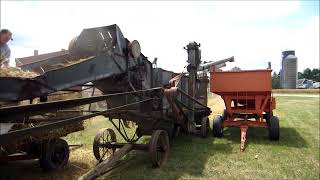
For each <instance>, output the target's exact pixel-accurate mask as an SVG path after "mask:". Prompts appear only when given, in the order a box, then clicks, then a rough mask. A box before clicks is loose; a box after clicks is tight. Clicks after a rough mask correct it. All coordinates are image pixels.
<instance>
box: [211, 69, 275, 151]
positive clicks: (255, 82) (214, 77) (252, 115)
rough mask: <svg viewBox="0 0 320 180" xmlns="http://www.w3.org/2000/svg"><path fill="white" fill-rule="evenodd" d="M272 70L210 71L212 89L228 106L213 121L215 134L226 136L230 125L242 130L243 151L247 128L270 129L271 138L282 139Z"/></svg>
mask: <svg viewBox="0 0 320 180" xmlns="http://www.w3.org/2000/svg"><path fill="white" fill-rule="evenodd" d="M271 72H272V70H249V71H223V72H211V75H210V91H211V92H213V93H216V94H218V95H220V96H221V97H222V99H223V100H224V103H225V107H226V109H225V110H224V112H223V113H222V116H216V117H215V118H214V122H213V134H214V136H216V137H221V136H222V135H223V128H224V127H229V126H236V127H240V129H241V147H240V149H241V151H243V150H244V148H245V141H246V132H247V129H248V127H262V128H268V129H269V138H270V140H279V135H280V133H279V119H278V118H277V117H276V116H273V110H274V109H275V106H276V101H275V98H274V97H272V85H271Z"/></svg>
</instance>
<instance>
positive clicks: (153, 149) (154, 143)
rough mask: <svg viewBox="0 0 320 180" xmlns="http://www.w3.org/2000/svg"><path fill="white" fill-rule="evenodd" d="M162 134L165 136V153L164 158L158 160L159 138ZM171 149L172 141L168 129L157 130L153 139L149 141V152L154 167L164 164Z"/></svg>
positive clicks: (153, 134)
mask: <svg viewBox="0 0 320 180" xmlns="http://www.w3.org/2000/svg"><path fill="white" fill-rule="evenodd" d="M161 136H164V137H163V138H164V139H163V140H164V143H165V145H166V149H165V155H164V156H163V158H162V159H160V160H158V158H157V147H158V140H159V138H160V137H161ZM169 150H170V143H169V136H168V133H167V131H165V130H156V131H154V132H153V133H152V136H151V139H150V141H149V153H150V157H151V162H152V165H153V167H161V166H162V165H163V164H165V163H166V161H167V160H168V156H169Z"/></svg>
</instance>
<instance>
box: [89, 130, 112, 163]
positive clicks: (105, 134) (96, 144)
mask: <svg viewBox="0 0 320 180" xmlns="http://www.w3.org/2000/svg"><path fill="white" fill-rule="evenodd" d="M111 142H117V138H116V133H114V131H113V130H112V129H109V128H108V129H107V128H103V129H100V130H99V132H98V133H97V135H96V136H95V137H94V140H93V147H92V148H93V154H94V157H95V158H96V159H97V160H98V161H99V162H102V161H103V160H105V159H107V158H108V157H109V156H110V155H111V154H113V153H114V152H115V149H111V148H108V147H106V146H105V145H107V144H110V143H111Z"/></svg>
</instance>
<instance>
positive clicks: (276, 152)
mask: <svg viewBox="0 0 320 180" xmlns="http://www.w3.org/2000/svg"><path fill="white" fill-rule="evenodd" d="M276 100H277V109H276V110H275V115H277V116H278V117H279V118H280V126H281V130H280V133H281V135H280V140H279V141H278V142H272V141H269V139H268V131H267V129H260V128H249V129H248V133H247V144H246V149H245V151H244V152H240V130H239V128H225V131H224V136H223V137H222V138H215V137H213V136H212V133H210V135H209V137H208V138H206V139H203V138H200V137H196V136H191V135H185V134H180V136H178V138H177V139H175V141H174V142H173V143H172V145H171V149H170V155H169V159H168V162H167V163H166V164H165V165H164V166H163V167H161V168H153V167H152V165H151V162H150V159H149V154H148V152H142V151H132V152H131V153H130V154H128V155H127V156H126V157H125V158H124V161H123V162H124V164H123V165H122V166H120V167H118V168H116V169H115V170H113V171H112V172H110V173H108V174H106V175H104V176H102V177H101V178H100V179H148V180H149V179H161V180H162V179H319V158H320V154H319V98H310V97H277V98H276ZM221 103H222V101H221V99H219V98H217V97H216V96H214V97H211V98H210V102H209V105H210V106H212V108H213V115H215V114H217V113H218V112H220V110H219V109H221V108H223V105H221ZM213 115H212V116H211V117H210V118H211V119H210V121H211V122H210V123H211V124H212V117H213ZM104 127H112V126H111V124H110V123H109V122H108V121H107V120H106V119H104V118H102V117H99V118H95V119H92V120H89V121H87V122H86V129H85V130H84V131H81V132H77V133H73V134H70V135H69V136H67V137H66V138H65V139H66V140H67V141H68V142H69V144H83V147H81V148H78V149H74V150H71V154H70V162H69V164H68V166H67V167H66V168H65V169H63V170H59V171H55V172H50V173H49V174H48V173H42V172H41V171H40V170H37V168H32V169H31V168H28V169H29V170H28V171H22V173H20V174H21V175H24V177H28V176H30V177H33V179H39V178H41V179H77V178H78V177H79V176H80V175H81V174H84V173H85V172H86V171H87V170H89V169H90V168H93V167H94V166H95V164H96V161H95V159H94V157H93V153H92V150H91V149H92V140H93V138H94V136H95V134H96V132H97V130H98V129H100V128H104ZM211 128H212V127H211ZM117 138H118V139H120V136H119V135H118V136H117ZM141 141H142V142H147V141H148V137H145V138H143V139H142V140H141ZM255 156H258V157H257V158H255ZM35 169H36V170H35Z"/></svg>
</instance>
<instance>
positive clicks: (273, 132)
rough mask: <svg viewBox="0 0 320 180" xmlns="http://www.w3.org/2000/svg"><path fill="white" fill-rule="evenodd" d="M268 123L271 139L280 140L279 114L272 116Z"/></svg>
mask: <svg viewBox="0 0 320 180" xmlns="http://www.w3.org/2000/svg"><path fill="white" fill-rule="evenodd" d="M268 125H269V139H270V140H272V141H278V140H279V137H280V125H279V118H278V117H277V116H271V117H270V118H269V120H268Z"/></svg>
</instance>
